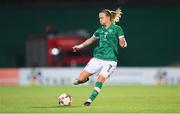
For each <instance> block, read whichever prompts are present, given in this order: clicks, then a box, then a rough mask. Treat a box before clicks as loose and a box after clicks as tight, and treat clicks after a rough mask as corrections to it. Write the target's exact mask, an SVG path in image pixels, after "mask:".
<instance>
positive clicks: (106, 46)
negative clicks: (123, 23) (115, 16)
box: [93, 23, 124, 61]
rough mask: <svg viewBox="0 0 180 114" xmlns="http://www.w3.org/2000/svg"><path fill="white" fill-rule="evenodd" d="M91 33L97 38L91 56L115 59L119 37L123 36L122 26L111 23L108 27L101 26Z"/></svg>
mask: <svg viewBox="0 0 180 114" xmlns="http://www.w3.org/2000/svg"><path fill="white" fill-rule="evenodd" d="M93 35H94V36H95V37H96V38H97V39H98V40H99V43H98V45H97V47H95V49H94V52H93V56H94V57H95V58H98V59H103V60H109V61H117V56H118V46H119V38H120V37H122V36H124V33H123V30H122V28H121V27H120V26H118V25H116V24H114V23H112V24H111V25H110V26H109V27H108V28H105V27H104V26H101V27H100V28H98V29H97V30H96V32H95V33H94V34H93Z"/></svg>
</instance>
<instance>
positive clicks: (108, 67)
mask: <svg viewBox="0 0 180 114" xmlns="http://www.w3.org/2000/svg"><path fill="white" fill-rule="evenodd" d="M116 66H117V62H114V61H112V62H105V63H103V68H102V70H101V72H100V73H99V77H98V79H97V82H96V84H95V87H94V90H93V92H92V94H91V96H90V97H89V99H88V100H86V101H85V103H84V106H89V105H91V103H92V102H93V101H94V100H95V98H96V97H97V96H98V94H99V92H100V91H101V88H102V86H103V83H104V82H105V81H106V80H107V79H108V78H109V77H110V75H111V74H112V73H113V72H114V70H115V69H116Z"/></svg>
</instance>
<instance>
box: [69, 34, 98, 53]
mask: <svg viewBox="0 0 180 114" xmlns="http://www.w3.org/2000/svg"><path fill="white" fill-rule="evenodd" d="M96 40H97V38H96V36H94V35H93V36H92V37H91V38H89V39H87V40H86V41H85V42H83V43H82V44H79V45H75V46H73V47H72V48H73V52H77V51H78V50H80V49H81V48H84V47H87V46H89V45H90V44H92V43H93V42H95V41H96Z"/></svg>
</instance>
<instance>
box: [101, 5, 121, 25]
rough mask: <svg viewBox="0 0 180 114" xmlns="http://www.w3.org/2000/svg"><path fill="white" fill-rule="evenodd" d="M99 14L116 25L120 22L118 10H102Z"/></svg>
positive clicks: (119, 11)
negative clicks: (103, 14)
mask: <svg viewBox="0 0 180 114" xmlns="http://www.w3.org/2000/svg"><path fill="white" fill-rule="evenodd" d="M100 13H105V14H106V15H107V16H109V17H110V20H111V22H113V23H116V22H119V21H120V18H121V16H122V14H123V13H122V10H121V9H120V8H118V9H116V10H115V11H113V10H108V9H104V10H102V11H101V12H100Z"/></svg>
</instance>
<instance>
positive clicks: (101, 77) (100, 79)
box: [97, 75, 106, 83]
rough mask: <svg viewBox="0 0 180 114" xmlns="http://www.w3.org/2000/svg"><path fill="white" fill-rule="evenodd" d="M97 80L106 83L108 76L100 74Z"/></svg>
mask: <svg viewBox="0 0 180 114" xmlns="http://www.w3.org/2000/svg"><path fill="white" fill-rule="evenodd" d="M97 81H98V82H101V83H104V82H105V81H106V78H105V76H103V75H99V77H98V79H97Z"/></svg>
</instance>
